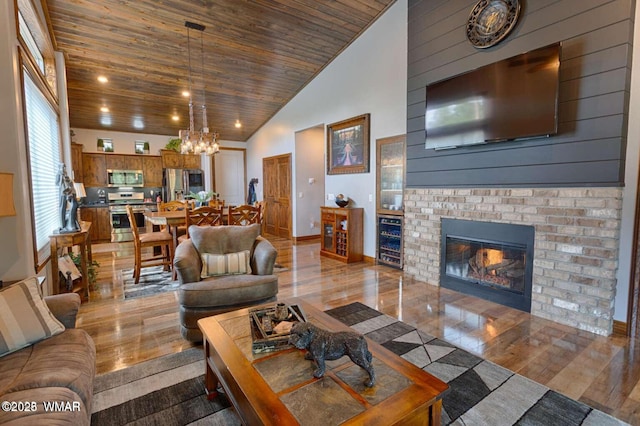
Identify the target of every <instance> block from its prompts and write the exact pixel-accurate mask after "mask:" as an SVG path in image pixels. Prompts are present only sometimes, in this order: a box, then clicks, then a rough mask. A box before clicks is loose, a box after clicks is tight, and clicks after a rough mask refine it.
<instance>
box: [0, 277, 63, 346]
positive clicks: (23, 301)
mask: <svg viewBox="0 0 640 426" xmlns="http://www.w3.org/2000/svg"><path fill="white" fill-rule="evenodd" d="M63 331H64V325H62V323H60V321H58V320H57V319H56V318H55V317H54V316H53V314H52V313H51V311H50V310H49V307H48V306H47V304H46V303H45V301H44V300H43V299H42V294H41V293H40V285H39V284H38V279H37V278H36V277H31V278H27V279H26V280H23V281H21V282H19V283H16V284H13V285H10V286H8V287H6V288H3V289H2V290H0V356H4V355H7V354H9V353H11V352H15V351H17V350H19V349H22V348H24V347H26V346H29V345H32V344H34V343H36V342H39V341H40V340H43V339H46V338H48V337H51V336H54V335H56V334H59V333H62V332H63Z"/></svg>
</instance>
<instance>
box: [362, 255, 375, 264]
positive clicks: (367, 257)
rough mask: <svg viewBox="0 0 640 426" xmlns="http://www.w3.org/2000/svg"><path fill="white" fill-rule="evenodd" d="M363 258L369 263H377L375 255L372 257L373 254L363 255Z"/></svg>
mask: <svg viewBox="0 0 640 426" xmlns="http://www.w3.org/2000/svg"><path fill="white" fill-rule="evenodd" d="M362 260H364V261H365V262H367V263H373V264H375V263H376V258H375V257H371V256H364V255H363V256H362Z"/></svg>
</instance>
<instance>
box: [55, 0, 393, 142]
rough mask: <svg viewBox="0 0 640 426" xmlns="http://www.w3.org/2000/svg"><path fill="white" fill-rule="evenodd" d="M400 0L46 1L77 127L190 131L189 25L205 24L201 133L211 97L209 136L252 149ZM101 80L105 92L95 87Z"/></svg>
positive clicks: (198, 58) (199, 39)
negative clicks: (256, 136) (253, 139)
mask: <svg viewBox="0 0 640 426" xmlns="http://www.w3.org/2000/svg"><path fill="white" fill-rule="evenodd" d="M394 1H395V0H100V1H96V0H45V1H44V4H45V7H46V9H47V11H48V15H49V21H50V22H49V24H50V26H51V29H52V32H53V35H54V38H55V40H54V42H55V45H56V49H57V50H60V51H62V52H64V54H65V59H66V72H67V82H68V83H67V84H68V96H69V115H70V125H71V128H87V129H104V130H112V131H122V132H134V133H150V134H160V135H176V136H177V134H178V131H179V130H180V129H186V128H188V126H189V113H188V99H187V98H185V97H183V96H182V92H183V90H187V89H188V87H189V72H188V70H189V56H188V53H187V52H188V47H189V46H188V43H187V28H186V27H185V21H190V22H194V23H197V24H201V25H203V26H205V30H204V31H202V32H201V31H197V30H193V29H191V30H189V37H190V39H191V42H190V50H191V79H192V93H193V100H194V104H195V105H196V106H197V108H195V127H196V129H198V128H200V127H201V121H202V120H201V112H200V108H199V106H201V105H202V102H203V98H204V99H205V100H206V106H207V112H208V121H209V127H210V129H211V130H215V131H218V132H219V133H220V138H221V139H223V140H237V141H245V140H247V139H248V138H249V137H250V136H251V135H252V134H253V133H254V132H255V131H256V130H258V129H259V128H260V126H262V125H263V124H264V123H265V122H266V121H268V120H269V118H271V117H272V116H273V115H274V114H275V113H276V112H277V111H278V110H279V109H280V108H281V107H282V106H284V105H285V104H286V103H287V102H288V101H289V100H290V99H291V98H292V97H293V96H295V94H296V93H298V92H299V91H300V90H301V89H302V88H303V87H304V86H305V85H306V84H307V83H308V82H309V81H311V80H312V79H313V77H314V76H315V75H316V74H318V73H319V72H320V71H321V70H322V69H323V68H324V67H325V66H326V65H327V64H328V63H329V62H330V61H331V60H332V59H333V58H335V57H336V56H337V55H338V54H339V53H340V52H341V51H342V50H344V49H345V48H346V47H347V46H348V45H349V44H350V43H351V42H352V41H353V40H354V39H355V38H357V37H358V36H359V35H360V34H361V33H362V32H363V31H364V30H365V29H366V28H367V27H368V26H369V25H371V24H372V23H373V22H374V21H375V20H376V19H377V18H378V17H379V16H380V15H381V14H382V13H384V11H385V10H386V9H387V8H388V7H389V6H390V5H391V4H393V3H394ZM201 43H202V46H203V51H204V55H201V53H200V52H201ZM202 61H204V64H203V63H202ZM202 65H204V66H202ZM203 70H204V72H202V71H203ZM100 75H102V76H105V77H107V79H108V83H105V84H102V83H99V82H98V80H97V78H98V76H100ZM203 77H204V78H203ZM202 81H204V89H205V90H204V95H203V90H202V87H203V84H202ZM103 107H106V108H108V110H109V111H108V112H101V108H103ZM174 115H176V116H178V117H179V119H178V120H177V121H174V120H172V116H174ZM237 120H239V121H240V123H241V124H242V127H241V128H239V129H238V128H236V127H235V126H234V124H235V122H236V121H237Z"/></svg>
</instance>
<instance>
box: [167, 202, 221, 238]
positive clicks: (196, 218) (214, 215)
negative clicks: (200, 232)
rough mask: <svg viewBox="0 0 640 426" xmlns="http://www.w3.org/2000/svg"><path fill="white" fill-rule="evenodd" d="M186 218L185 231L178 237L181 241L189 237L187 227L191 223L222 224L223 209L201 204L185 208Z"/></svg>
mask: <svg viewBox="0 0 640 426" xmlns="http://www.w3.org/2000/svg"><path fill="white" fill-rule="evenodd" d="M186 216H187V220H186V224H187V233H186V234H185V235H182V236H181V237H179V238H178V241H179V242H182V241H184V240H186V239H188V238H189V227H190V226H191V225H196V226H222V225H224V223H223V218H224V214H223V210H222V207H220V208H216V207H209V206H202V207H196V208H195V209H190V210H187V212H186Z"/></svg>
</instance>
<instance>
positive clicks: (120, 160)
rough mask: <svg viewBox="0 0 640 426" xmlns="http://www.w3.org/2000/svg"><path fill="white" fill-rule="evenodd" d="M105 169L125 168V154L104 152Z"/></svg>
mask: <svg viewBox="0 0 640 426" xmlns="http://www.w3.org/2000/svg"><path fill="white" fill-rule="evenodd" d="M104 159H105V164H106V166H107V170H126V169H127V167H126V166H125V156H124V155H122V154H105V155H104Z"/></svg>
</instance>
